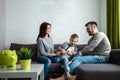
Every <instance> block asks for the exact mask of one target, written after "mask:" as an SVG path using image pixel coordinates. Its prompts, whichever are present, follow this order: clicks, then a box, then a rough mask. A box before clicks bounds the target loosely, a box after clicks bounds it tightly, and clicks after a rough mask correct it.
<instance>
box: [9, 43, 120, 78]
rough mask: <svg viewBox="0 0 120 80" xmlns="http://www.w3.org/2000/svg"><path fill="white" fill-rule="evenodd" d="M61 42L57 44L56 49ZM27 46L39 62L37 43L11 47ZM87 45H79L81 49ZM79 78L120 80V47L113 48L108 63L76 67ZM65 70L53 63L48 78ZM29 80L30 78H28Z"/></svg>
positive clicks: (35, 61) (16, 48) (12, 47)
mask: <svg viewBox="0 0 120 80" xmlns="http://www.w3.org/2000/svg"><path fill="white" fill-rule="evenodd" d="M59 45H60V44H55V49H57V48H58V46H59ZM22 46H26V47H29V48H31V49H32V52H33V53H34V55H33V57H32V63H33V64H39V63H38V62H37V54H36V53H37V44H18V43H11V45H10V49H11V50H16V51H18V50H19V49H20V47H22ZM84 46H85V45H84V44H81V45H78V49H79V50H81V49H82V48H83V47H84ZM75 72H76V73H77V80H120V49H112V51H111V52H110V58H109V61H108V63H104V64H81V65H79V66H78V67H77V68H76V69H75ZM63 73H64V70H63V69H62V68H61V63H52V65H51V67H50V70H49V72H48V76H47V79H46V80H49V78H50V77H52V78H56V77H59V76H61V75H62V74H63ZM27 80H28V79H27Z"/></svg>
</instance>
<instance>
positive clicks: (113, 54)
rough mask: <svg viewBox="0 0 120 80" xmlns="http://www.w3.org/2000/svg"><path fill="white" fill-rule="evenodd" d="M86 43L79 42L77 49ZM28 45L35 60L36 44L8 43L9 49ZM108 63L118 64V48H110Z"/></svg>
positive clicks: (55, 46) (119, 55) (119, 52)
mask: <svg viewBox="0 0 120 80" xmlns="http://www.w3.org/2000/svg"><path fill="white" fill-rule="evenodd" d="M85 45H86V44H80V45H77V47H78V51H80V50H81V49H83V48H84V47H85ZM22 46H23V47H28V48H30V49H31V50H32V52H33V57H32V61H36V60H37V44H36V43H35V44H19V43H11V45H10V49H11V50H16V51H18V50H20V48H21V47H22ZM59 46H60V44H55V45H54V48H55V49H58V47H59ZM108 62H109V63H114V64H120V49H112V51H111V52H110V58H109V61H108Z"/></svg>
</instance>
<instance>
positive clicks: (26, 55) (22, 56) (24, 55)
mask: <svg viewBox="0 0 120 80" xmlns="http://www.w3.org/2000/svg"><path fill="white" fill-rule="evenodd" d="M17 53H18V58H19V60H27V59H31V58H32V51H31V49H29V48H28V47H21V48H20V50H19V51H18V52H17Z"/></svg>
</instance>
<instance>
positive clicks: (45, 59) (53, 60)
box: [38, 56, 60, 78]
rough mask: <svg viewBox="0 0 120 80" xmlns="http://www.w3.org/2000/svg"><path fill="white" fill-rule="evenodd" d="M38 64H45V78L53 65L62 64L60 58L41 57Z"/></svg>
mask: <svg viewBox="0 0 120 80" xmlns="http://www.w3.org/2000/svg"><path fill="white" fill-rule="evenodd" d="M38 62H39V63H44V78H46V76H47V73H48V71H49V68H50V66H51V63H58V62H60V58H59V57H46V56H40V57H38Z"/></svg>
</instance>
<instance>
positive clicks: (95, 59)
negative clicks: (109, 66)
mask: <svg viewBox="0 0 120 80" xmlns="http://www.w3.org/2000/svg"><path fill="white" fill-rule="evenodd" d="M107 61H108V59H107V58H105V57H102V56H97V55H91V56H79V57H77V58H76V59H75V60H74V61H73V62H72V64H71V65H70V67H69V68H70V74H74V70H75V68H76V67H78V66H79V65H80V64H86V63H96V64H98V63H105V62H107Z"/></svg>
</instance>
